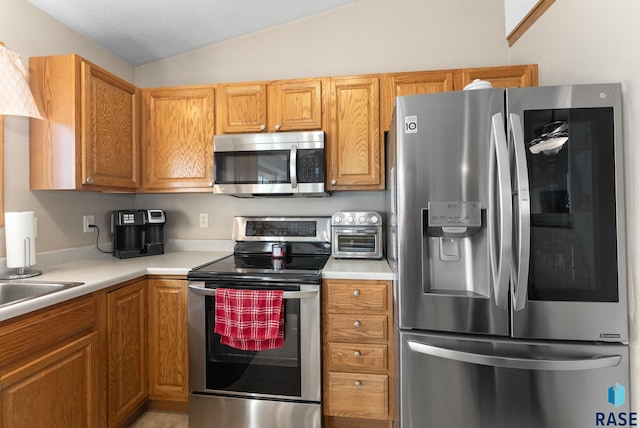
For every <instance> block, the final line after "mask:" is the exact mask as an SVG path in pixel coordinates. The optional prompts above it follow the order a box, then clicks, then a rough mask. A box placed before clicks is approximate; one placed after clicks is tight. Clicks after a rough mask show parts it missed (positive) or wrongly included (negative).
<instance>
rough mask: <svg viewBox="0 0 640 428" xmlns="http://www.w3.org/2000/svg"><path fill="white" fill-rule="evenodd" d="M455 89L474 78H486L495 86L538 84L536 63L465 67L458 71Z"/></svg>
mask: <svg viewBox="0 0 640 428" xmlns="http://www.w3.org/2000/svg"><path fill="white" fill-rule="evenodd" d="M458 75H459V79H458V82H459V83H457V85H456V88H455V89H456V90H461V89H463V88H464V87H465V86H466V85H468V84H469V83H471V82H473V81H474V80H475V79H481V80H488V81H489V82H491V84H492V85H493V86H494V87H496V88H505V89H508V88H522V87H527V86H537V85H538V65H537V64H526V65H507V66H503V67H482V68H465V69H461V70H459V71H458Z"/></svg>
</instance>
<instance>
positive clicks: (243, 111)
mask: <svg viewBox="0 0 640 428" xmlns="http://www.w3.org/2000/svg"><path fill="white" fill-rule="evenodd" d="M325 81H326V79H323V78H319V79H292V80H277V81H264V82H246V83H229V84H222V85H219V86H218V101H217V105H218V114H217V118H218V127H217V129H218V132H220V133H223V134H228V133H238V132H265V131H266V132H280V131H310V130H320V129H322V128H323V123H324V115H325V114H326V110H327V107H326V104H327V100H328V98H327V94H326V90H325V89H324V86H325V85H326V83H325Z"/></svg>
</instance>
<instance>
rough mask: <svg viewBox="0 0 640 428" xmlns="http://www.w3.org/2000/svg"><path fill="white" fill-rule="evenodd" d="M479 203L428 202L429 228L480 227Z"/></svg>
mask: <svg viewBox="0 0 640 428" xmlns="http://www.w3.org/2000/svg"><path fill="white" fill-rule="evenodd" d="M480 226H482V214H481V210H480V202H477V201H463V202H429V227H480Z"/></svg>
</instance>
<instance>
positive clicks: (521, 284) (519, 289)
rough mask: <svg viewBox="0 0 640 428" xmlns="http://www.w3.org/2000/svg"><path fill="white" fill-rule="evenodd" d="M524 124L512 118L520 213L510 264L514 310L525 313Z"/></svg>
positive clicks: (527, 249) (527, 253)
mask: <svg viewBox="0 0 640 428" xmlns="http://www.w3.org/2000/svg"><path fill="white" fill-rule="evenodd" d="M522 129H523V128H522V121H521V120H520V116H518V115H517V114H514V113H511V114H509V134H510V136H511V144H512V150H513V161H514V162H513V164H514V165H515V177H514V178H515V183H514V186H515V188H514V189H513V191H514V198H516V200H517V203H515V204H514V208H516V209H517V210H518V214H517V216H514V219H515V221H516V222H517V229H516V231H515V233H516V236H515V237H514V238H515V241H514V242H515V243H516V248H514V252H515V254H514V255H515V258H514V261H513V263H512V264H511V283H512V284H513V288H512V290H511V293H512V302H513V310H514V311H521V310H523V309H524V306H525V304H526V299H527V283H528V278H529V256H530V252H531V250H530V244H531V202H530V199H529V180H528V174H529V173H528V171H527V160H526V159H527V158H526V153H525V144H524V134H523V132H522Z"/></svg>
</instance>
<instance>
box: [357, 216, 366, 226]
mask: <svg viewBox="0 0 640 428" xmlns="http://www.w3.org/2000/svg"><path fill="white" fill-rule="evenodd" d="M358 221H359V222H360V223H362V224H365V223H366V222H367V218H366V217H365V216H363V215H361V216H360V217H359V218H358Z"/></svg>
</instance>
